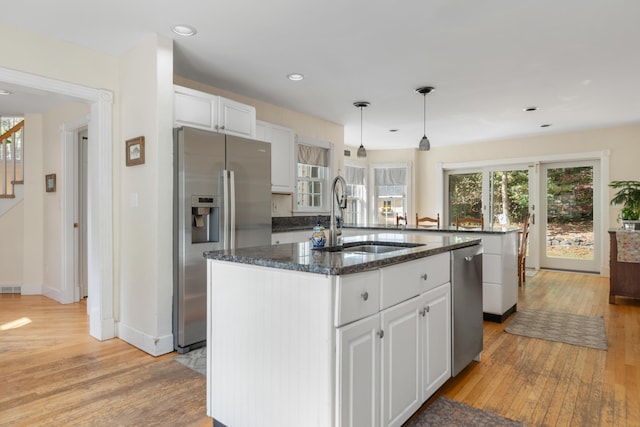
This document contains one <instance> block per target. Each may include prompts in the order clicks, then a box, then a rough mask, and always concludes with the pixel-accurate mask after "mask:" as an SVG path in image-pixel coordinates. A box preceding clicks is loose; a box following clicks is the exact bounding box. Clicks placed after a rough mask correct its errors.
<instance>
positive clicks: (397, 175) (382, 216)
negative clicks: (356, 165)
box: [372, 164, 410, 225]
mask: <svg viewBox="0 0 640 427" xmlns="http://www.w3.org/2000/svg"><path fill="white" fill-rule="evenodd" d="M409 174H410V170H409V165H407V164H394V165H379V166H373V167H372V175H373V191H374V194H373V204H372V206H373V208H374V210H373V212H372V220H373V223H374V224H384V225H387V224H389V225H395V223H396V215H401V216H405V215H407V212H409V210H410V206H409V202H408V197H407V195H408V194H409V192H410V190H409V184H410V179H409V176H410V175H409Z"/></svg>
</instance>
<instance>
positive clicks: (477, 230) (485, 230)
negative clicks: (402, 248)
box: [344, 224, 522, 234]
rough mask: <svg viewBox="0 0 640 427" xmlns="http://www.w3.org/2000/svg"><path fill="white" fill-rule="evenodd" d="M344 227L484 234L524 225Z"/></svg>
mask: <svg viewBox="0 0 640 427" xmlns="http://www.w3.org/2000/svg"><path fill="white" fill-rule="evenodd" d="M344 228H351V229H354V228H355V229H362V230H397V231H412V232H413V231H425V232H431V233H434V232H437V233H484V234H507V233H515V232H518V231H522V227H484V228H480V227H469V228H466V227H465V228H459V229H456V227H452V226H445V227H443V228H435V227H433V226H424V225H420V226H416V225H411V224H409V225H407V226H402V225H400V226H397V225H350V224H345V225H344Z"/></svg>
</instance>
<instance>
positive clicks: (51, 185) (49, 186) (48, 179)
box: [44, 173, 56, 193]
mask: <svg viewBox="0 0 640 427" xmlns="http://www.w3.org/2000/svg"><path fill="white" fill-rule="evenodd" d="M44 188H45V189H46V191H47V193H53V192H55V191H56V174H55V173H50V174H49V175H45V177H44Z"/></svg>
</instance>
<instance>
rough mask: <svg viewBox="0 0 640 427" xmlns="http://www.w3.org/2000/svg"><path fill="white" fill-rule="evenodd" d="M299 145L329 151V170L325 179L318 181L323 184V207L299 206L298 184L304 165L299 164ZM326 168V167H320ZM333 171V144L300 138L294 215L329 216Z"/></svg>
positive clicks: (296, 160) (298, 142)
mask: <svg viewBox="0 0 640 427" xmlns="http://www.w3.org/2000/svg"><path fill="white" fill-rule="evenodd" d="M299 145H308V146H315V147H319V148H323V149H326V150H327V151H328V163H329V164H328V165H327V166H326V168H327V170H326V173H325V177H324V179H322V180H317V181H318V182H320V183H321V187H322V188H321V197H320V200H321V205H320V206H319V207H307V206H302V207H301V206H299V205H298V182H299V181H300V179H301V177H300V175H299V173H298V170H299V167H298V166H299V165H300V164H303V163H299V162H298V146H299ZM320 167H324V166H320ZM332 170H333V144H332V143H330V142H327V141H320V140H316V139H312V138H305V137H298V138H297V140H296V143H295V189H294V194H293V196H294V199H293V212H294V213H312V214H328V213H329V210H330V209H331V205H330V204H329V202H330V195H329V193H330V192H331V188H330V187H331V175H332Z"/></svg>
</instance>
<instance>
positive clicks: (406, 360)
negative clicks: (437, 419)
mask: <svg viewBox="0 0 640 427" xmlns="http://www.w3.org/2000/svg"><path fill="white" fill-rule="evenodd" d="M336 339H337V346H336V347H337V348H336V350H337V355H338V356H337V366H336V368H337V381H338V389H337V399H336V400H337V408H336V409H337V414H338V416H337V425H339V426H348V427H354V426H401V425H402V424H403V423H404V422H405V421H407V419H409V417H410V416H411V415H412V414H413V413H414V412H415V411H416V410H418V408H420V406H421V405H422V404H423V403H424V402H425V401H426V400H427V399H428V398H429V397H430V396H431V395H432V394H433V393H434V392H435V391H436V390H437V389H438V388H439V387H440V386H442V384H444V383H445V382H446V381H447V379H449V377H450V376H451V285H450V283H449V282H447V283H445V284H442V285H440V286H438V287H436V288H434V289H432V290H429V291H427V292H424V293H423V294H421V295H419V296H416V297H414V298H411V299H409V300H407V301H404V302H402V303H399V304H397V305H394V306H392V307H390V308H387V309H385V310H382V311H381V312H379V313H377V314H374V315H371V316H369V317H366V318H365V319H361V320H359V321H356V322H353V323H351V324H348V325H346V326H342V327H340V328H337V331H336Z"/></svg>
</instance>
